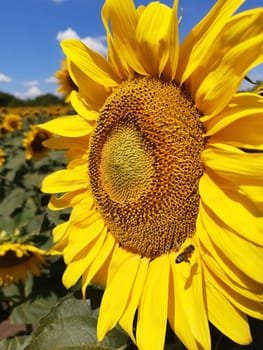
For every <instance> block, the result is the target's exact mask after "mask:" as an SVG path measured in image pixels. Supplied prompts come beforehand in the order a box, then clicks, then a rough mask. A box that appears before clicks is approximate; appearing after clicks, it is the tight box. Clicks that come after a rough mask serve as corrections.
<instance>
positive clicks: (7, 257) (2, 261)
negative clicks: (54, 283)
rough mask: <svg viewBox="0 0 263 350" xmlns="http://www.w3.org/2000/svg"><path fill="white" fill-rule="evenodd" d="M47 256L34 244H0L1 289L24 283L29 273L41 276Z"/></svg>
mask: <svg viewBox="0 0 263 350" xmlns="http://www.w3.org/2000/svg"><path fill="white" fill-rule="evenodd" d="M46 255H47V253H46V252H45V251H44V250H42V249H39V248H37V247H35V246H34V245H32V244H24V243H11V242H6V243H2V244H0V287H2V286H6V285H9V284H12V283H16V282H18V281H24V280H25V279H26V278H27V273H28V272H29V271H31V273H32V274H33V275H35V276H39V275H40V272H41V267H42V265H43V263H44V260H45V256H46Z"/></svg>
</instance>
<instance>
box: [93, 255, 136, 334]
mask: <svg viewBox="0 0 263 350" xmlns="http://www.w3.org/2000/svg"><path fill="white" fill-rule="evenodd" d="M140 259H141V257H140V256H139V255H135V254H127V259H126V260H125V261H124V262H123V263H122V264H121V265H120V266H119V268H118V270H117V271H116V273H115V274H114V276H113V278H112V279H111V280H110V281H109V283H108V284H107V287H106V290H105V292H104V294H103V298H102V302H101V306H100V314H99V319H98V326H97V334H98V339H99V341H101V340H102V339H103V338H104V336H105V334H106V333H107V332H108V331H109V330H111V329H112V328H113V327H114V326H115V325H116V324H117V322H118V321H119V319H120V318H121V316H122V314H123V312H124V310H125V308H126V306H127V304H128V303H129V298H130V292H131V290H132V287H133V284H134V280H135V277H136V274H137V271H138V267H139V264H140Z"/></svg>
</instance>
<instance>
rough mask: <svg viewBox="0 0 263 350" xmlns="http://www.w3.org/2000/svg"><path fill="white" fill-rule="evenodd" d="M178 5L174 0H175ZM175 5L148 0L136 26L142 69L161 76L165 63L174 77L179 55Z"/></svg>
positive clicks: (170, 78) (169, 73)
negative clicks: (149, 0)
mask: <svg viewBox="0 0 263 350" xmlns="http://www.w3.org/2000/svg"><path fill="white" fill-rule="evenodd" d="M175 5H177V2H176V3H175ZM176 13H177V6H174V10H172V9H171V8H170V7H168V6H166V5H163V4H161V3H157V2H153V3H150V4H149V5H148V6H147V7H146V8H145V9H144V11H143V12H142V14H141V16H140V18H139V22H138V26H137V28H136V40H137V42H138V49H139V50H140V52H141V55H142V56H143V57H144V61H143V64H144V68H145V71H146V72H147V73H148V74H149V75H151V76H161V74H162V73H163V70H164V68H165V67H166V66H167V65H168V67H167V69H166V70H167V73H166V74H167V75H170V76H168V78H169V80H173V78H174V74H175V71H176V66H177V56H178V51H179V50H178V30H177V28H178V24H177V18H176Z"/></svg>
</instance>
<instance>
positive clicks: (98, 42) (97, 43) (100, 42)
mask: <svg viewBox="0 0 263 350" xmlns="http://www.w3.org/2000/svg"><path fill="white" fill-rule="evenodd" d="M64 39H79V40H81V41H82V42H83V43H84V44H85V45H86V46H88V47H89V48H91V49H92V50H94V51H96V52H98V53H100V54H101V55H102V56H106V55H107V46H106V45H105V44H106V36H97V37H91V36H87V37H84V38H81V37H80V36H79V35H78V33H77V32H76V31H75V30H74V29H72V28H70V27H69V28H67V29H66V30H64V31H61V32H58V34H57V40H58V41H61V40H64Z"/></svg>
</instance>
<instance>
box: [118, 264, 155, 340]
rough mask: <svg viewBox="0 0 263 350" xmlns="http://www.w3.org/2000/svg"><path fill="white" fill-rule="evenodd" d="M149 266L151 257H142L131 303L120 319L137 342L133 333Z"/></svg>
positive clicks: (123, 326) (121, 323)
mask: <svg viewBox="0 0 263 350" xmlns="http://www.w3.org/2000/svg"><path fill="white" fill-rule="evenodd" d="M148 268H149V259H148V258H142V259H141V261H140V266H139V268H138V272H137V275H136V279H135V282H134V285H133V288H132V292H131V295H130V300H129V303H128V305H127V307H126V309H125V310H124V313H123V315H122V317H121V319H120V321H119V323H120V325H121V326H122V328H123V329H125V331H126V332H127V333H128V334H129V336H130V338H131V339H132V341H133V342H134V343H135V344H136V339H135V337H134V333H133V326H134V324H133V323H134V317H135V313H136V310H137V308H138V305H139V301H140V298H141V295H142V293H143V289H144V285H145V280H146V278H147V272H148Z"/></svg>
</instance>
